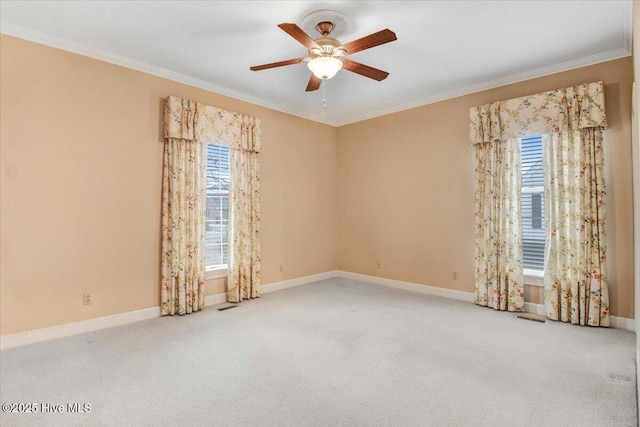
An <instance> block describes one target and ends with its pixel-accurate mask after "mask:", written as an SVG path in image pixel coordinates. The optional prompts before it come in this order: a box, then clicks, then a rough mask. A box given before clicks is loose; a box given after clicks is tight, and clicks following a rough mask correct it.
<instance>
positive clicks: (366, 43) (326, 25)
mask: <svg viewBox="0 0 640 427" xmlns="http://www.w3.org/2000/svg"><path fill="white" fill-rule="evenodd" d="M326 12H332V13H334V14H337V15H331V16H335V18H336V19H335V21H337V22H338V24H339V25H342V24H343V21H344V20H346V18H345V17H344V15H342V14H339V12H335V11H318V12H314V13H313V14H310V15H309V16H308V17H311V15H314V14H320V13H326ZM331 16H330V17H329V19H331ZM308 17H307V18H308ZM323 17H324V18H326V15H325V16H323ZM307 18H305V20H307ZM303 25H304V21H303ZM278 27H280V28H281V29H282V30H283V31H284V32H286V33H287V34H289V35H290V36H291V37H293V38H294V39H296V40H297V41H298V42H299V43H300V44H302V45H303V46H304V47H306V48H307V49H309V56H306V57H302V58H296V59H289V60H286V61H279V62H272V63H270V64H264V65H256V66H253V67H250V69H251V70H252V71H260V70H266V69H269V68H276V67H282V66H285V65H294V64H299V63H301V62H307V67H308V68H309V70H311V73H312V74H311V78H310V79H309V83H308V84H307V89H306V91H307V92H310V91H314V90H318V88H319V87H320V84H321V83H322V81H323V80H327V79H330V78H332V77H333V76H335V75H336V73H337V72H338V71H340V70H341V69H343V68H344V69H345V70H347V71H351V72H353V73H356V74H360V75H362V76H365V77H369V78H370V79H374V80H377V81H381V80H384V79H386V78H387V76H388V75H389V73H387V72H386V71H382V70H378V69H377V68H373V67H370V66H368V65H364V64H361V63H359V62H356V61H353V60H352V59H350V58H347V56H349V55H352V54H354V53H356V52H360V51H362V50H365V49H369V48H372V47H375V46H379V45H381V44H385V43H389V42H392V41H394V40H397V38H396V35H395V33H394V32H393V31H391V30H389V29H385V30H382V31H378V32H377V33H373V34H370V35H368V36H365V37H362V38H360V39H357V40H354V41H352V42H349V43H345V44H342V43H340V42H339V41H338V40H337V39H335V38H333V37H330V34H331V32H332V31H333V30H334V29H335V24H334V22H332V21H330V20H323V21H321V22H318V23H317V24H316V25H315V28H316V29H317V30H318V32H319V33H320V35H321V37H320V38H317V39H315V40H314V39H312V38H311V37H310V36H309V35H308V34H307V33H305V32H304V31H303V30H302V29H301V28H300V27H298V26H297V25H296V24H286V23H285V24H280V25H278Z"/></svg>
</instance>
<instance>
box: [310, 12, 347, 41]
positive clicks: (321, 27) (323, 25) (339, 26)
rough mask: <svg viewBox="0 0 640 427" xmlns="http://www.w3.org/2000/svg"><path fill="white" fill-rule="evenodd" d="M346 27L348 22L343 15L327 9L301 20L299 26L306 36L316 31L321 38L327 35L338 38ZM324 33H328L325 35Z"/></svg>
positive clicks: (312, 13)
mask: <svg viewBox="0 0 640 427" xmlns="http://www.w3.org/2000/svg"><path fill="white" fill-rule="evenodd" d="M327 24H328V25H327ZM348 26H349V20H348V19H347V17H346V16H345V15H344V14H343V13H340V12H338V11H336V10H329V9H323V10H316V11H315V12H311V13H310V14H308V15H307V16H305V17H304V18H302V22H301V25H300V27H301V28H302V29H303V30H304V31H305V32H306V33H307V34H314V33H315V32H316V31H317V32H319V33H320V35H321V36H322V37H327V36H328V35H329V34H331V36H332V37H339V36H340V35H341V34H343V33H344V32H345V31H346V30H347V27H348ZM325 31H328V32H327V34H326V35H325V34H324V32H325Z"/></svg>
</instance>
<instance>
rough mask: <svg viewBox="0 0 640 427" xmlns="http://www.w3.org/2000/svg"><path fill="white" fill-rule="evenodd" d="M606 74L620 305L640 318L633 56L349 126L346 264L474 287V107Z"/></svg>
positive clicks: (614, 287) (343, 231) (343, 147)
mask: <svg viewBox="0 0 640 427" xmlns="http://www.w3.org/2000/svg"><path fill="white" fill-rule="evenodd" d="M597 80H604V82H605V85H606V88H605V96H606V108H607V116H608V119H609V129H608V131H607V147H608V148H607V151H606V153H605V155H606V168H607V172H606V173H607V176H606V178H607V190H608V209H607V219H608V230H607V231H608V236H607V242H608V254H609V263H608V267H609V286H610V299H611V313H612V314H613V315H615V316H623V317H629V318H631V317H633V209H632V168H631V118H630V116H631V87H632V81H633V68H632V60H631V58H625V59H621V60H617V61H611V62H607V63H603V64H599V65H594V66H590V67H585V68H581V69H577V70H572V71H567V72H563V73H559V74H554V75H551V76H547V77H542V78H538V79H533V80H529V81H525V82H521V83H517V84H512V85H508V86H503V87H500V88H496V89H491V90H487V91H484V92H479V93H475V94H472V95H468V96H463V97H459V98H455V99H451V100H447V101H443V102H438V103H435V104H431V105H427V106H424V107H420V108H415V109H411V110H408V111H404V112H399V113H395V114H391V115H388V116H384V117H379V118H375V119H371V120H367V121H363V122H359V123H355V124H351V125H348V126H342V127H340V128H339V129H338V183H339V186H338V236H339V240H338V268H339V269H340V270H345V271H351V272H356V273H361V274H367V275H374V276H381V277H386V278H391V279H397V280H403V281H408V282H415V283H421V284H426V285H431V286H438V287H443V288H449V289H456V290H462V291H467V292H472V291H473V288H474V285H473V283H474V282H473V265H474V261H473V257H474V215H473V212H474V207H473V200H474V196H473V191H474V160H473V159H474V151H473V148H472V147H471V146H470V145H469V131H468V129H469V108H470V107H472V106H475V105H479V104H484V103H488V102H493V101H498V100H501V99H509V98H514V97H519V96H524V95H529V94H534V93H538V92H541V91H544V90H552V89H557V88H561V87H566V86H571V85H576V84H580V83H585V82H590V81H597ZM377 262H380V263H381V265H380V268H378V265H377ZM453 272H457V273H458V279H457V280H453V279H452V273H453ZM526 299H527V301H531V302H540V301H541V300H540V288H530V287H528V289H527V292H526Z"/></svg>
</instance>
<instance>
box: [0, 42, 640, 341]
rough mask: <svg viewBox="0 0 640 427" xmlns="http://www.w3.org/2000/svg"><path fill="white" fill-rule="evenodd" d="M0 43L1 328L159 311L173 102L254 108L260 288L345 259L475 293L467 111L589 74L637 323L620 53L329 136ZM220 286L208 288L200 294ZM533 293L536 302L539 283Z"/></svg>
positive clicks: (227, 102) (628, 308) (629, 311)
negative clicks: (599, 101)
mask: <svg viewBox="0 0 640 427" xmlns="http://www.w3.org/2000/svg"><path fill="white" fill-rule="evenodd" d="M0 43H1V45H0V67H1V69H0V101H1V106H0V114H1V117H0V122H1V123H0V126H1V127H0V136H1V144H0V165H1V167H0V169H1V175H0V184H1V189H0V209H1V218H0V221H1V223H0V226H1V229H0V334H2V335H5V334H11V333H17V332H21V331H27V330H33V329H39V328H44V327H50V326H55V325H60V324H65V323H69V322H75V321H79V320H85V319H91V318H96V317H101V316H106V315H110V314H116V313H122V312H128V311H132V310H137V309H143V308H147V307H155V306H157V305H158V303H159V301H158V300H159V291H158V284H159V251H160V248H159V245H160V234H159V229H160V185H161V182H160V181H161V174H162V169H161V167H162V148H163V146H162V142H161V141H162V138H161V106H162V99H163V98H164V97H165V96H167V95H175V96H180V97H184V98H189V99H193V100H197V101H199V102H204V103H207V104H210V105H214V106H217V107H220V108H224V109H228V110H233V111H238V112H242V113H245V114H251V115H255V116H258V117H260V118H262V122H263V152H262V154H261V175H262V176H261V178H262V179H261V184H262V195H261V201H262V250H263V271H262V272H263V283H264V284H268V283H273V282H277V281H280V280H287V279H291V278H296V277H301V276H306V275H310V274H316V273H320V272H325V271H330V270H334V269H336V268H339V269H341V270H345V271H353V272H357V273H362V274H369V275H377V276H382V277H388V278H393V279H399V280H405V281H410V282H416V283H423V284H428V285H432V286H440V287H444V288H450V289H458V290H463V291H469V292H471V291H472V290H473V251H474V246H473V228H474V226H473V221H474V218H473V149H472V148H471V147H470V146H469V144H468V110H469V108H470V107H471V106H474V105H478V104H482V103H486V102H491V101H495V100H499V99H506V98H512V97H516V96H522V95H527V94H532V93H536V92H540V91H542V90H548V89H556V88H559V87H565V86H569V85H574V84H578V83H583V82H586V81H594V80H600V79H602V80H604V81H605V84H606V101H607V110H608V117H609V123H610V127H609V130H608V132H607V134H608V136H607V138H608V151H607V153H606V154H607V175H608V176H607V179H608V201H609V207H608V212H607V213H608V220H609V221H608V224H609V228H608V231H609V235H608V241H609V261H610V262H609V276H610V281H609V283H610V288H611V307H612V313H613V314H614V315H617V316H623V317H633V285H632V279H633V276H632V274H633V247H632V244H633V240H632V230H633V228H632V225H633V224H632V198H631V131H630V105H631V82H632V80H633V75H632V71H633V70H632V65H631V62H632V61H631V59H630V58H627V59H622V60H618V61H612V62H609V63H604V64H600V65H595V66H591V67H586V68H582V69H579V70H573V71H568V72H565V73H559V74H556V75H553V76H548V77H544V78H539V79H534V80H530V81H526V82H522V83H518V84H514V85H509V86H504V87H501V88H497V89H493V90H489V91H485V92H480V93H476V94H472V95H469V96H464V97H460V98H455V99H452V100H448V101H444V102H440V103H436V104H431V105H427V106H424V107H420V108H416V109H412V110H408V111H404V112H400V113H396V114H392V115H388V116H384V117H380V118H376V119H372V120H368V121H365V122H360V123H356V124H352V125H348V126H343V127H341V128H338V129H336V128H333V127H330V126H326V125H322V124H318V123H315V122H312V121H309V120H305V119H301V118H298V117H294V116H291V115H287V114H283V113H279V112H276V111H273V110H269V109H266V108H263V107H259V106H256V105H253V104H249V103H246V102H242V101H239V100H235V99H231V98H228V97H225V96H222V95H218V94H215V93H211V92H208V91H205V90H201V89H197V88H193V87H190V86H186V85H183V84H180V83H176V82H172V81H168V80H165V79H162V78H158V77H154V76H150V75H147V74H144V73H140V72H137V71H133V70H129V69H126V68H122V67H118V66H115V65H111V64H108V63H104V62H100V61H96V60H93V59H90V58H86V57H82V56H79V55H74V54H70V53H67V52H63V51H60V50H56V49H53V48H49V47H46V46H42V45H38V44H34V43H30V42H27V41H24V40H20V39H16V38H12V37H9V36H5V35H2V36H1V38H0ZM338 184H339V185H338ZM338 236H339V241H338ZM338 260H339V262H338ZM378 261H379V262H380V264H381V265H380V268H378V267H377V262H378ZM281 265H282V266H283V269H284V271H283V272H280V266H281ZM454 271H455V272H457V273H458V279H457V280H453V279H452V277H451V275H452V272H454ZM224 286H225V284H224V280H217V281H210V282H209V283H208V291H207V294H216V293H220V292H223V291H224ZM84 292H91V293H92V296H93V304H92V305H90V306H83V305H82V294H83V293H84ZM526 295H527V296H526V298H527V301H532V302H539V301H540V290H539V288H528V289H527V294H526Z"/></svg>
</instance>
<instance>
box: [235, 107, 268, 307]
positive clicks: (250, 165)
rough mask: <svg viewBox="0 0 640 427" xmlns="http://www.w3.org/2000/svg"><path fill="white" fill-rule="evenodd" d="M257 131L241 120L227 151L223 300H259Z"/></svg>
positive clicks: (251, 121) (252, 124)
mask: <svg viewBox="0 0 640 427" xmlns="http://www.w3.org/2000/svg"><path fill="white" fill-rule="evenodd" d="M260 140H261V138H260V128H259V127H258V126H256V124H255V120H254V119H253V118H251V117H243V120H242V132H241V138H240V140H238V141H237V142H236V144H235V145H234V146H233V147H232V148H233V149H232V150H231V153H230V154H231V158H230V162H231V204H230V205H231V206H230V209H231V212H230V236H229V237H230V238H229V241H230V242H231V245H230V246H231V247H230V251H229V278H228V286H227V289H228V290H227V299H228V301H230V302H239V301H242V300H244V299H249V298H257V297H259V296H260V266H261V259H260V174H259V165H258V153H259V152H260Z"/></svg>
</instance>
